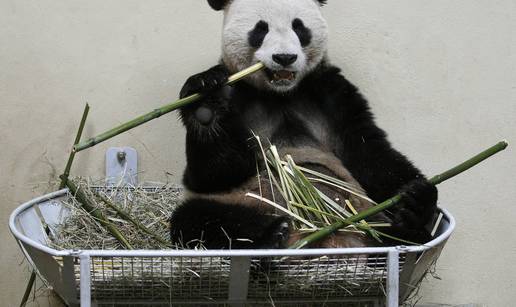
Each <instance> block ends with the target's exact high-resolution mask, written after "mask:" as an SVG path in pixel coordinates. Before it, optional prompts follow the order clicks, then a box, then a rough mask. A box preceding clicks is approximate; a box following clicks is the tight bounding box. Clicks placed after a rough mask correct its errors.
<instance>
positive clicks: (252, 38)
mask: <svg viewBox="0 0 516 307" xmlns="http://www.w3.org/2000/svg"><path fill="white" fill-rule="evenodd" d="M267 33H269V24H268V23H266V22H265V21H263V20H260V21H258V23H257V24H256V25H255V26H254V29H252V30H251V31H249V34H248V41H249V45H251V47H253V48H260V46H261V45H262V43H263V40H264V39H265V36H267Z"/></svg>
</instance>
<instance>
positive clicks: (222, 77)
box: [180, 65, 256, 193]
mask: <svg viewBox="0 0 516 307" xmlns="http://www.w3.org/2000/svg"><path fill="white" fill-rule="evenodd" d="M227 78H228V72H227V70H226V69H225V68H224V67H223V66H222V65H217V66H214V67H212V68H210V69H209V70H207V71H205V72H202V73H200V74H197V75H194V76H192V77H190V78H189V79H188V80H187V81H186V83H185V85H184V86H183V89H182V90H181V94H180V96H181V98H183V97H186V96H188V95H191V94H193V93H196V92H201V93H203V94H204V98H202V99H201V100H200V101H198V102H196V103H194V104H193V105H190V106H187V107H184V108H183V109H181V111H180V114H181V119H182V121H183V124H184V125H185V127H186V129H187V132H186V157H187V167H186V170H185V174H184V178H183V182H184V184H185V186H186V187H187V188H189V189H190V190H192V191H195V192H203V193H206V192H217V191H222V190H226V189H227V188H229V187H234V186H236V185H238V184H240V183H241V182H242V181H244V180H245V179H247V178H249V177H250V176H252V175H253V174H254V173H255V172H256V165H255V162H254V161H255V160H254V159H255V158H254V153H253V151H252V150H251V149H250V146H249V144H250V137H251V135H250V132H249V129H247V128H246V127H245V125H244V123H242V121H241V119H240V117H239V116H238V114H236V111H235V109H234V108H233V107H232V105H231V101H230V100H231V97H230V91H231V88H229V87H224V88H222V86H223V84H224V83H225V82H226V81H227Z"/></svg>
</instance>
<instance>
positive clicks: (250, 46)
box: [208, 0, 328, 92]
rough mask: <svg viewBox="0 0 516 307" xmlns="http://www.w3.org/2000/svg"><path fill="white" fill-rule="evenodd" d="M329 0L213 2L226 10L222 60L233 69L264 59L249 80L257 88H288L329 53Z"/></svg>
mask: <svg viewBox="0 0 516 307" xmlns="http://www.w3.org/2000/svg"><path fill="white" fill-rule="evenodd" d="M325 2H326V0H319V1H317V0H208V3H209V4H210V6H211V7H212V8H213V9H215V10H224V28H223V31H222V60H223V62H224V64H225V65H226V66H227V67H228V68H229V70H230V71H231V72H233V73H234V72H237V71H240V70H242V69H244V68H246V67H248V66H250V65H252V64H255V63H257V62H262V63H264V64H265V66H266V69H264V70H262V71H261V72H258V73H256V74H254V75H253V76H251V77H250V78H249V79H248V80H249V81H250V82H251V83H252V84H253V85H254V86H256V87H257V88H260V89H267V90H272V91H275V92H288V91H290V90H292V89H294V88H295V87H296V86H297V84H299V82H300V81H301V80H302V79H303V78H304V76H306V75H307V74H308V73H309V72H310V71H312V70H313V69H314V68H315V67H317V65H318V64H319V63H321V62H322V60H323V59H324V57H325V56H326V51H327V37H328V30H327V24H326V21H325V20H324V18H323V16H322V14H321V11H320V7H321V6H322V5H323V4H324V3H325Z"/></svg>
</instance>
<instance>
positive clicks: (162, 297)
mask: <svg viewBox="0 0 516 307" xmlns="http://www.w3.org/2000/svg"><path fill="white" fill-rule="evenodd" d="M67 197H70V195H69V193H68V190H61V191H58V192H55V193H51V194H48V195H45V196H42V197H39V198H37V199H34V200H32V201H30V202H27V203H25V204H23V205H21V206H20V207H19V208H17V209H16V210H15V211H14V212H13V213H12V215H11V217H10V220H9V227H10V229H11V232H12V233H13V235H14V237H15V238H16V240H17V242H18V243H19V245H20V248H21V249H22V251H23V253H24V254H25V256H26V258H27V260H28V261H29V263H30V264H31V265H32V266H33V267H34V269H36V271H37V272H38V274H39V276H40V277H41V278H42V279H43V280H44V281H45V283H46V284H47V285H48V286H49V287H51V288H52V289H53V290H55V292H56V293H57V294H58V295H59V296H60V297H61V298H62V299H63V300H64V301H65V302H66V303H67V304H68V305H70V306H78V305H79V304H80V306H84V307H89V306H92V305H93V306H122V305H125V306H127V305H133V306H134V305H140V306H171V305H174V306H176V305H180V306H182V305H190V306H197V305H219V306H226V305H231V306H245V305H253V306H255V305H265V306H266V305H271V304H272V303H274V305H275V306H317V305H324V306H332V305H335V306H343V305H344V306H388V307H394V306H396V307H397V306H399V302H403V301H404V300H405V299H407V297H408V296H409V295H410V293H411V292H412V291H413V290H414V289H415V288H416V287H417V285H418V284H419V282H420V281H421V279H422V278H423V276H424V275H425V273H426V272H427V271H428V269H429V268H430V267H431V266H432V265H433V264H434V263H435V261H436V260H437V258H438V257H439V255H440V253H441V250H442V249H443V247H444V245H445V243H446V241H447V239H448V238H449V236H450V235H451V233H452V231H453V229H454V227H455V221H454V219H453V217H452V216H451V215H450V214H449V213H448V212H447V211H446V210H443V209H441V212H442V213H443V216H444V217H443V219H442V221H441V222H440V224H439V227H438V229H437V233H436V237H435V239H434V240H433V241H431V242H429V243H428V244H426V245H425V246H411V247H404V246H398V247H382V248H352V249H343V248H341V249H302V250H231V251H227V250H226V251H188V250H185V251H176V250H131V251H125V250H124V251H121V250H64V251H63V250H61V251H58V250H55V249H53V248H50V247H49V244H48V242H49V238H48V236H47V234H48V233H49V231H50V229H51V228H52V227H54V226H55V225H58V224H59V223H62V222H63V221H64V220H65V219H66V218H67V216H68V215H69V213H70V211H69V210H70V209H69V208H67V207H65V206H64V205H62V203H61V200H63V199H66V198H67Z"/></svg>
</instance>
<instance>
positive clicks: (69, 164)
mask: <svg viewBox="0 0 516 307" xmlns="http://www.w3.org/2000/svg"><path fill="white" fill-rule="evenodd" d="M89 112H90V106H89V105H88V104H87V103H86V106H85V107H84V111H83V113H82V118H81V123H80V124H79V130H77V135H76V136H75V141H74V142H73V145H74V146H75V145H77V144H79V142H80V141H81V136H82V131H83V130H84V125H85V124H86V119H87V118H88V113H89ZM74 158H75V151H73V150H72V151H71V152H70V156H69V157H68V162H67V163H66V167H65V170H64V173H63V176H65V177H66V178H68V176H70V169H71V168H72V163H73V160H74ZM64 187H65V181H64V180H61V185H60V186H59V189H64Z"/></svg>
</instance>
